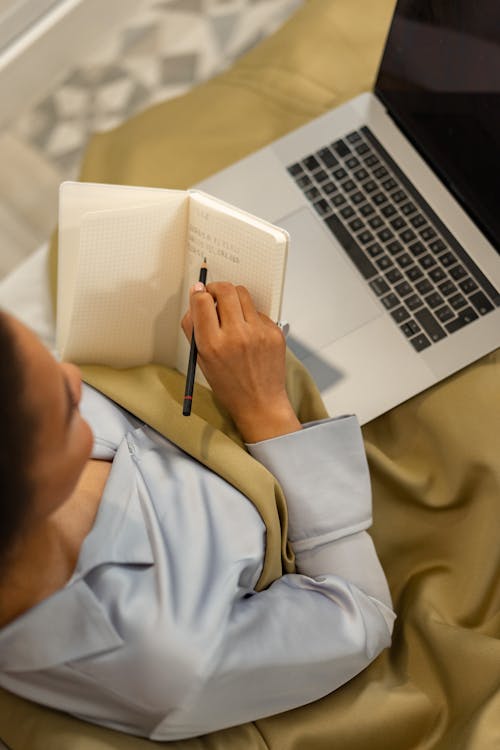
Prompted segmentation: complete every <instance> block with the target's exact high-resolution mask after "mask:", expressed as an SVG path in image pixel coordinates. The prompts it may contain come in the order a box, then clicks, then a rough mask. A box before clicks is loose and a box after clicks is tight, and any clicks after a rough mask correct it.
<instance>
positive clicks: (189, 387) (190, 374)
mask: <svg viewBox="0 0 500 750" xmlns="http://www.w3.org/2000/svg"><path fill="white" fill-rule="evenodd" d="M198 281H201V282H202V284H205V283H206V281H207V259H206V258H203V263H202V264H201V268H200V276H199V279H198ZM197 358H198V349H197V347H196V341H195V339H194V331H193V335H192V336H191V348H190V350H189V362H188V369H187V373H186V388H185V390H184V402H183V404H182V413H183V415H184V416H185V417H189V415H190V414H191V405H192V403H193V389H194V376H195V375H196V360H197Z"/></svg>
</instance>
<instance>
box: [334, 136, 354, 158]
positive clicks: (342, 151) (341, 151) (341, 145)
mask: <svg viewBox="0 0 500 750" xmlns="http://www.w3.org/2000/svg"><path fill="white" fill-rule="evenodd" d="M332 149H333V150H334V151H335V153H336V154H337V156H341V157H342V158H344V157H345V156H348V155H349V154H350V153H351V149H350V148H349V146H348V145H347V143H346V142H345V141H343V140H342V139H341V138H340V139H339V140H338V141H335V143H332Z"/></svg>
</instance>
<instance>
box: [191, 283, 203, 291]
mask: <svg viewBox="0 0 500 750" xmlns="http://www.w3.org/2000/svg"><path fill="white" fill-rule="evenodd" d="M191 291H192V292H193V294H195V293H196V292H204V291H205V284H203V282H202V281H197V282H196V284H194V286H192V287H191Z"/></svg>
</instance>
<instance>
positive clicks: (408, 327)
mask: <svg viewBox="0 0 500 750" xmlns="http://www.w3.org/2000/svg"><path fill="white" fill-rule="evenodd" d="M400 328H401V330H402V331H403V333H404V335H405V336H407V337H408V338H411V337H412V336H414V335H415V334H416V333H418V332H419V331H420V326H419V325H418V323H415V321H414V320H407V321H406V323H405V324H404V325H402V326H400Z"/></svg>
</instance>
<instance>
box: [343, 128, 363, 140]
mask: <svg viewBox="0 0 500 750" xmlns="http://www.w3.org/2000/svg"><path fill="white" fill-rule="evenodd" d="M360 140H361V136H360V134H359V133H358V132H357V131H356V130H354V131H353V132H352V133H349V135H346V141H349V143H357V142H358V141H360Z"/></svg>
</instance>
